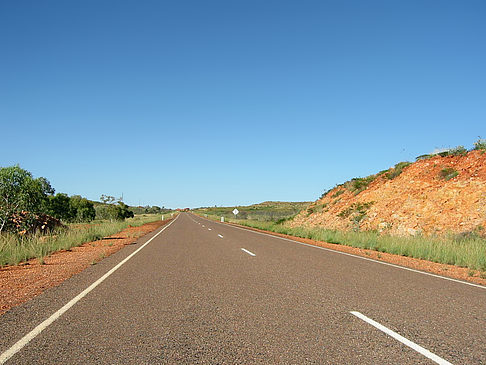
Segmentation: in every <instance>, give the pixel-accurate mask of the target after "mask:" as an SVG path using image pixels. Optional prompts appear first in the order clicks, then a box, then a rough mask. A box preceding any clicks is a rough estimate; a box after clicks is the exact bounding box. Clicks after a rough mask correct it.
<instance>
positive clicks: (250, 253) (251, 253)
mask: <svg viewBox="0 0 486 365" xmlns="http://www.w3.org/2000/svg"><path fill="white" fill-rule="evenodd" d="M241 251H245V252H246V253H247V254H248V255H250V256H256V255H255V254H254V253H253V252H250V251H248V250H245V249H244V248H241Z"/></svg>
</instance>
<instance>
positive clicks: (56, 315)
mask: <svg viewBox="0 0 486 365" xmlns="http://www.w3.org/2000/svg"><path fill="white" fill-rule="evenodd" d="M177 218H179V215H178V216H177V217H176V219H174V220H173V221H172V222H170V223H169V224H168V225H166V226H165V227H164V228H162V229H161V230H160V231H159V232H158V233H157V234H156V235H154V236H153V237H152V238H151V239H149V240H148V241H147V242H145V243H144V244H143V245H142V246H140V247H139V248H138V249H137V250H136V251H134V252H132V253H131V254H130V255H129V256H127V257H126V258H125V259H124V260H123V261H121V262H120V263H118V264H117V265H116V266H115V267H114V268H112V269H111V270H110V271H108V272H107V273H106V274H105V275H103V276H102V277H101V278H99V279H98V280H96V281H95V282H94V283H93V284H91V285H90V286H89V287H87V288H86V289H84V290H83V291H82V292H81V293H79V294H78V295H77V296H76V297H74V298H73V299H71V300H70V301H69V302H68V303H67V304H65V305H64V306H63V307H62V308H61V309H59V310H57V312H55V313H54V314H53V315H51V316H50V317H49V318H47V319H46V320H45V321H44V322H42V323H41V324H39V325H38V326H37V327H36V328H34V329H33V330H32V331H30V332H29V333H28V334H26V335H25V336H24V337H22V338H21V339H20V340H19V341H17V342H16V343H15V344H14V345H13V346H12V347H10V348H9V349H8V350H7V351H5V352H4V353H2V354H1V355H0V364H4V363H5V362H6V361H7V360H8V359H10V358H11V357H12V356H13V355H15V354H16V353H17V352H19V351H20V350H21V349H22V348H23V347H24V346H25V345H27V344H28V343H29V342H30V341H31V340H33V339H34V338H35V337H36V336H37V335H39V334H40V333H41V332H42V331H43V330H45V329H46V328H47V327H48V326H49V325H51V324H52V323H53V322H54V321H55V320H56V319H58V318H59V317H61V316H62V315H63V314H64V313H66V312H67V311H68V310H69V308H71V307H72V306H74V305H75V304H76V303H77V302H79V301H80V300H81V299H82V298H84V297H85V296H86V295H87V294H88V293H89V292H90V291H92V290H93V289H94V288H96V287H97V286H98V285H99V284H101V283H102V282H103V281H104V280H105V279H106V278H108V277H109V276H110V275H111V274H113V273H114V272H115V271H116V270H118V269H119V268H120V267H121V266H122V265H123V264H124V263H126V262H127V261H128V260H130V259H131V258H132V257H133V256H135V255H136V254H137V253H138V252H139V251H140V250H141V249H142V248H144V247H145V246H147V245H148V244H149V243H150V242H152V240H153V239H154V238H156V237H157V236H158V235H159V234H161V233H162V232H164V231H165V230H166V229H167V228H169V226H170V225H171V224H172V223H174V222H175V221H176V220H177Z"/></svg>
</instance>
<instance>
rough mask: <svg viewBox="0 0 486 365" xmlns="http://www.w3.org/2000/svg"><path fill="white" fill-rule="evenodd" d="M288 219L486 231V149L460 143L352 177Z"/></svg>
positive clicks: (422, 230)
mask: <svg viewBox="0 0 486 365" xmlns="http://www.w3.org/2000/svg"><path fill="white" fill-rule="evenodd" d="M288 224H289V225H291V226H299V225H312V226H322V227H325V228H329V229H341V230H343V229H344V230H349V229H355V230H358V229H359V230H378V231H380V232H386V233H389V234H392V235H416V234H425V235H429V234H442V233H448V232H453V233H470V232H476V233H478V234H480V235H482V236H485V235H486V153H485V151H484V150H473V151H470V152H467V151H466V150H464V149H463V148H462V149H461V148H459V149H455V150H452V151H449V152H446V153H442V154H440V155H434V156H421V157H419V158H418V161H417V162H415V163H412V164H409V163H399V164H397V165H396V166H395V167H394V168H391V169H389V170H385V171H381V172H380V173H378V174H376V175H371V176H368V177H365V178H356V179H352V180H351V181H348V182H346V183H344V184H341V185H339V186H336V187H335V188H334V189H332V190H330V191H328V192H327V193H325V194H324V195H323V196H322V197H321V198H320V199H319V200H317V201H316V202H314V203H313V204H311V205H310V206H309V208H308V209H307V210H303V211H302V212H301V213H299V214H298V215H297V216H296V217H295V218H294V219H293V220H292V221H290V222H288Z"/></svg>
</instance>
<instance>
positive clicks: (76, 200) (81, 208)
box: [70, 195, 96, 222]
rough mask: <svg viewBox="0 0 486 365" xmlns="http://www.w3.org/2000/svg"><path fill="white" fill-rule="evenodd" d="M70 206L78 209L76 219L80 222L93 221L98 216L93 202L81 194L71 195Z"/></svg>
mask: <svg viewBox="0 0 486 365" xmlns="http://www.w3.org/2000/svg"><path fill="white" fill-rule="evenodd" d="M70 206H71V209H73V210H75V211H76V215H75V220H76V221H78V222H91V221H92V220H93V219H95V217H96V210H95V208H94V205H93V203H92V202H90V201H89V200H88V199H86V198H83V197H81V196H79V195H73V196H72V197H71V199H70Z"/></svg>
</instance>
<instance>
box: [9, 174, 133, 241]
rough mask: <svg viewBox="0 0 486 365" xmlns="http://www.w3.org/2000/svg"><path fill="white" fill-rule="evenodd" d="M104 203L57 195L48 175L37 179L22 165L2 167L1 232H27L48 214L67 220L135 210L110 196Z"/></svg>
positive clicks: (118, 217)
mask: <svg viewBox="0 0 486 365" xmlns="http://www.w3.org/2000/svg"><path fill="white" fill-rule="evenodd" d="M104 197H107V196H105V195H102V199H103V198H104ZM108 197H109V196H108ZM105 203H106V204H103V205H101V206H99V207H96V208H95V205H94V204H93V202H91V201H90V200H88V199H86V198H83V197H81V196H80V195H73V196H68V195H67V194H64V193H57V194H55V190H54V188H53V187H52V186H51V184H50V182H49V181H48V180H47V179H46V178H44V177H39V178H34V177H33V176H32V174H31V173H30V172H29V171H27V170H25V169H22V168H21V167H20V166H19V165H16V166H10V167H2V168H0V233H1V232H4V231H10V232H18V231H19V230H25V231H27V230H28V229H29V227H32V226H35V224H36V222H37V221H39V219H43V218H42V217H45V216H49V217H54V218H56V219H58V220H60V221H62V222H65V223H70V222H90V221H92V220H94V219H95V218H100V219H110V220H124V219H125V218H130V217H133V211H131V210H130V209H129V207H128V206H127V205H126V204H125V203H123V202H122V201H121V200H120V199H119V200H115V199H114V198H113V197H109V199H108V200H107V201H105ZM44 220H45V219H44ZM19 222H20V223H19Z"/></svg>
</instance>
